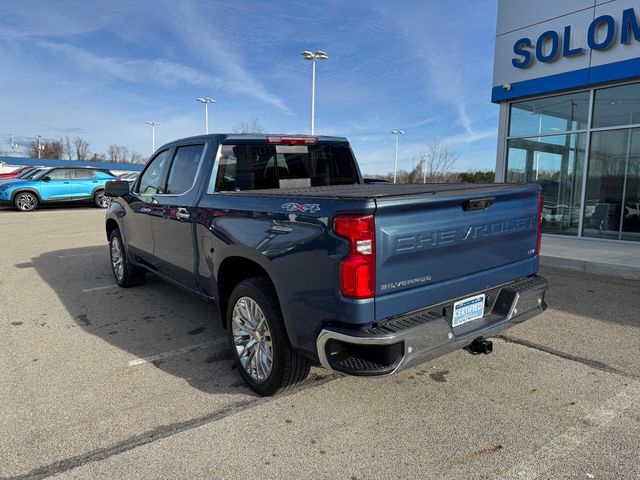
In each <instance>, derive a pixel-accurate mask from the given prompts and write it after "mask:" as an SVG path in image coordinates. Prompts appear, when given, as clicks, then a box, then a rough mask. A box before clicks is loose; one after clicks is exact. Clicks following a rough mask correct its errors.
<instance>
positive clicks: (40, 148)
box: [36, 135, 44, 160]
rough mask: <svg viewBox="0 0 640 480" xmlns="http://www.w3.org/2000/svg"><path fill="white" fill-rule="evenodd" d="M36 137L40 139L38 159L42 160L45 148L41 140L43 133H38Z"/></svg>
mask: <svg viewBox="0 0 640 480" xmlns="http://www.w3.org/2000/svg"><path fill="white" fill-rule="evenodd" d="M36 138H37V139H38V160H40V157H41V156H42V151H43V150H44V145H42V144H41V143H40V140H41V139H42V135H36Z"/></svg>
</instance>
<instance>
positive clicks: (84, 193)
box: [71, 169, 100, 200]
mask: <svg viewBox="0 0 640 480" xmlns="http://www.w3.org/2000/svg"><path fill="white" fill-rule="evenodd" d="M99 185H100V180H98V178H97V177H96V174H95V173H94V172H93V170H89V169H77V170H74V171H73V176H72V180H71V198H72V199H74V200H79V199H84V198H91V197H92V196H93V190H94V189H95V188H96V187H98V186H99Z"/></svg>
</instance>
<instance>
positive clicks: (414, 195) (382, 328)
mask: <svg viewBox="0 0 640 480" xmlns="http://www.w3.org/2000/svg"><path fill="white" fill-rule="evenodd" d="M106 194H107V196H110V197H112V198H113V200H112V201H111V203H110V206H109V208H108V210H107V215H106V234H107V237H108V239H109V244H110V259H111V266H112V270H113V275H114V277H115V281H116V282H117V283H118V285H120V286H122V287H130V286H134V285H137V284H139V283H141V282H142V281H143V280H144V276H145V274H146V273H148V272H151V273H153V274H155V275H157V276H159V277H161V278H163V279H165V280H167V281H169V282H171V283H174V284H176V285H178V286H180V287H182V288H185V289H187V290H189V291H191V292H193V293H194V294H196V295H198V296H199V297H202V298H205V299H209V300H212V301H215V303H216V304H217V305H218V308H219V311H220V318H221V320H222V322H223V324H224V327H225V328H226V329H227V331H228V336H229V341H230V344H231V346H232V350H233V354H234V359H235V362H236V364H237V366H238V370H239V372H240V374H241V375H242V377H243V378H244V380H245V381H246V382H247V383H248V384H249V386H250V387H251V388H252V389H254V390H255V391H256V392H258V393H259V394H261V395H271V394H274V393H276V392H279V391H282V390H284V389H287V388H289V387H291V386H293V385H296V384H297V383H299V382H301V381H302V380H303V379H305V377H306V376H307V374H308V373H309V368H310V366H311V365H318V364H319V365H322V366H323V367H325V368H327V369H330V370H333V371H337V372H341V373H343V374H348V375H362V376H376V375H389V374H392V373H394V372H397V371H399V370H401V369H405V368H408V367H411V366H414V365H416V364H418V363H421V362H424V361H426V360H429V359H432V358H435V357H437V356H440V355H443V354H445V353H447V352H449V351H452V350H453V349H457V348H467V349H468V350H469V351H470V352H472V353H489V352H490V351H491V349H492V344H491V342H490V341H488V340H486V337H487V336H490V335H495V334H496V333H497V332H500V331H501V330H503V329H505V328H507V327H509V326H511V325H513V324H515V323H518V322H521V321H523V320H525V319H527V318H530V317H532V316H533V315H536V314H539V313H541V312H542V311H544V310H545V308H546V303H545V292H546V290H547V288H548V283H547V281H546V280H545V279H544V278H542V277H540V276H538V275H537V272H538V265H539V258H538V254H539V251H540V228H541V209H542V200H541V195H540V187H539V186H538V185H535V184H510V185H505V184H499V185H498V184H483V185H481V184H424V185H423V184H418V185H415V184H414V185H394V184H384V183H369V182H367V181H366V180H365V179H363V178H362V176H361V174H360V170H359V168H358V165H357V163H356V161H355V158H354V156H353V153H352V150H351V148H350V146H349V143H348V142H347V140H346V139H345V138H339V137H310V136H281V135H205V136H199V137H192V138H187V139H183V140H179V141H175V142H173V143H170V144H167V145H165V146H163V147H161V148H160V149H159V150H158V151H157V152H156V153H155V154H154V156H153V157H152V158H151V159H150V160H149V162H148V163H147V165H146V166H145V168H144V170H143V172H142V173H141V174H140V176H139V177H138V178H137V179H136V181H135V182H133V183H132V184H130V183H129V182H126V181H112V182H108V183H107V185H106Z"/></svg>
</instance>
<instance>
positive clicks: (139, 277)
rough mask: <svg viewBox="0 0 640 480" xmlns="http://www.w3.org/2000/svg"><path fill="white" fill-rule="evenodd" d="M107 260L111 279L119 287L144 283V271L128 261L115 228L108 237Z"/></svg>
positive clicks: (118, 231)
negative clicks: (109, 265)
mask: <svg viewBox="0 0 640 480" xmlns="http://www.w3.org/2000/svg"><path fill="white" fill-rule="evenodd" d="M109 259H110V260H111V262H110V263H111V272H112V273H113V278H114V279H115V281H116V283H117V284H118V285H119V286H121V287H124V288H127V287H135V286H136V285H140V284H141V283H143V282H144V276H145V271H144V270H143V269H141V268H139V267H136V266H135V265H133V264H132V263H131V262H130V261H129V257H128V256H127V252H126V250H125V248H124V243H123V241H122V235H120V229H118V228H115V229H114V230H113V231H112V232H111V235H109Z"/></svg>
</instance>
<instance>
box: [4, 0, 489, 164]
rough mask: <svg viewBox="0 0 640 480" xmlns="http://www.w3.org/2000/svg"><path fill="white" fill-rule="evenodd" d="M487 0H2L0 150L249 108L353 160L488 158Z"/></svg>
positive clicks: (175, 126)
mask: <svg viewBox="0 0 640 480" xmlns="http://www.w3.org/2000/svg"><path fill="white" fill-rule="evenodd" d="M496 12H497V0H448V1H446V2H443V1H440V0H406V1H402V2H396V1H392V0H387V1H373V0H372V1H366V0H362V1H357V2H355V1H351V2H347V1H344V0H318V1H314V2H308V1H307V2H297V1H287V2H279V1H271V2H264V1H245V0H234V1H233V2H230V1H228V0H226V1H221V0H180V1H171V0H166V1H165V0H149V1H146V0H110V1H108V2H107V1H104V0H103V1H90V0H60V1H56V2H51V1H49V0H42V1H31V0H3V1H2V2H0V61H1V62H2V65H3V68H2V70H1V72H2V74H0V135H2V137H1V138H2V139H3V140H2V142H3V144H2V146H0V150H8V146H9V140H8V134H9V133H10V132H13V133H15V134H16V135H17V138H18V139H19V140H20V143H28V142H30V141H31V140H32V139H33V137H34V136H35V135H42V136H43V137H45V138H60V137H65V136H69V137H75V136H82V137H84V138H86V139H87V140H88V141H89V143H90V149H91V151H92V152H105V151H106V150H107V148H108V146H109V145H110V144H112V143H117V144H121V145H125V146H127V147H128V148H129V149H130V150H132V151H138V152H141V153H142V154H143V155H148V154H149V153H150V150H151V131H150V127H149V126H147V125H146V124H145V122H146V121H150V120H154V121H157V122H159V125H158V127H157V128H156V142H157V143H156V145H157V146H159V145H160V144H162V143H165V142H169V141H172V140H175V139H178V138H182V137H187V136H191V135H198V134H201V133H203V131H204V107H203V106H202V105H201V104H199V103H197V102H196V101H195V99H196V98H197V97H212V98H215V99H216V100H217V103H216V104H215V105H212V106H210V108H209V131H210V132H212V133H218V132H220V133H224V132H229V131H231V130H232V128H233V127H234V126H236V125H237V124H238V123H239V122H241V121H248V120H250V119H251V118H257V119H258V120H259V122H260V123H261V124H262V125H264V127H265V129H266V131H267V132H269V133H309V128H310V110H311V107H310V105H311V64H310V62H308V61H305V60H303V59H302V58H301V57H300V55H299V54H300V52H301V51H303V50H311V51H314V50H323V51H326V52H327V54H328V56H329V59H328V60H325V61H321V62H318V63H317V79H316V134H318V135H338V136H346V137H347V138H349V140H350V141H351V144H352V146H353V149H354V152H355V154H356V156H357V158H358V161H359V163H360V165H361V168H362V170H363V172H365V173H368V174H381V173H387V172H390V171H392V170H393V159H394V154H395V150H394V149H395V144H394V138H393V136H392V135H391V134H390V131H391V130H394V129H401V130H404V131H405V134H404V135H403V136H402V137H401V138H400V147H399V167H400V168H404V169H407V170H409V169H411V167H412V164H413V162H417V161H419V158H420V154H421V153H422V152H424V151H425V150H426V147H427V145H428V144H429V143H430V142H432V141H434V140H438V141H441V142H444V143H446V144H447V145H448V146H449V148H450V149H452V150H453V151H454V152H456V153H457V154H458V161H457V163H456V165H455V167H454V169H455V170H457V171H468V170H483V169H484V170H487V169H488V170H493V169H494V167H495V157H496V153H495V151H496V142H497V126H498V107H497V106H496V105H493V104H491V102H490V95H491V76H492V68H493V49H494V39H495V24H496Z"/></svg>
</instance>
